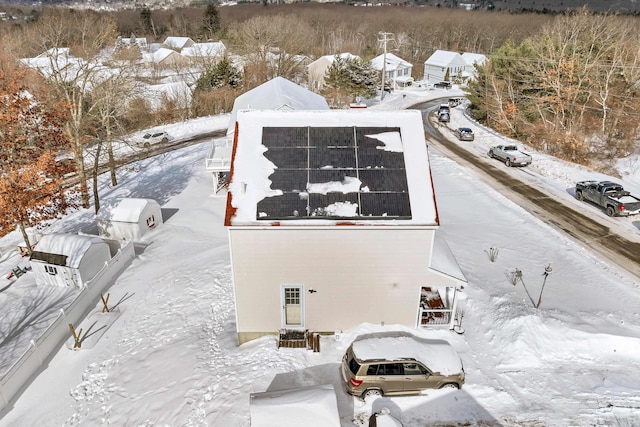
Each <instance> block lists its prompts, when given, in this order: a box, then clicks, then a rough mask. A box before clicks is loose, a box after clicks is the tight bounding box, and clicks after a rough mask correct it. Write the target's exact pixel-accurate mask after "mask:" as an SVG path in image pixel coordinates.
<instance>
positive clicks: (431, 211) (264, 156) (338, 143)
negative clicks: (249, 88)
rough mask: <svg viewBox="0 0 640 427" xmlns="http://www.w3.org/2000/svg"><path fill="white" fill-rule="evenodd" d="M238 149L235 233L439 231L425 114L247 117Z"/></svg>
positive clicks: (231, 215) (232, 210)
mask: <svg viewBox="0 0 640 427" xmlns="http://www.w3.org/2000/svg"><path fill="white" fill-rule="evenodd" d="M265 141H266V142H265ZM272 143H275V144H276V146H273V147H272V148H271V149H269V148H268V146H267V145H270V144H272ZM265 144H267V145H265ZM297 144H300V146H298V145H297ZM287 147H288V148H287ZM305 148H308V150H307V151H308V153H307V152H306V151H305V150H303V149H305ZM234 149H235V155H234V159H233V165H232V175H231V178H230V184H229V195H230V198H231V199H230V205H229V208H228V211H227V225H270V224H274V225H275V224H277V225H302V224H305V225H312V224H315V225H335V224H360V225H365V224H366V225H374V224H375V225H390V224H393V225H414V226H415V225H420V226H437V225H438V219H437V209H436V202H435V195H434V192H433V186H432V183H431V174H430V165H429V157H428V154H427V147H426V142H425V139H424V129H423V122H422V116H421V114H420V112H419V111H417V110H400V111H380V110H328V111H264V110H263V111H239V112H238V135H237V137H236V141H235V147H234ZM287 150H289V151H287ZM356 152H357V155H356V154H355V153H356ZM305 153H307V154H305ZM305 155H306V156H312V157H313V158H312V159H311V160H312V163H308V162H307V161H306V160H305V159H306V157H304V156H305ZM270 158H271V159H276V158H277V159H278V160H276V162H277V163H280V164H278V165H276V164H275V163H274V162H273V161H272V160H270ZM276 178H277V181H276V183H275V184H274V182H273V181H272V180H274V179H276ZM298 187H300V188H298Z"/></svg>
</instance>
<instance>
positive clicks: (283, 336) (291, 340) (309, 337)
mask: <svg viewBox="0 0 640 427" xmlns="http://www.w3.org/2000/svg"><path fill="white" fill-rule="evenodd" d="M281 347H282V348H306V349H307V350H313V351H314V352H319V351H320V334H318V333H312V332H309V330H308V329H305V330H304V331H300V330H295V329H280V331H279V335H278V348H281Z"/></svg>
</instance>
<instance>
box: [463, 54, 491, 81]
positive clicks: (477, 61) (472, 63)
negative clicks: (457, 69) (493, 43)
mask: <svg viewBox="0 0 640 427" xmlns="http://www.w3.org/2000/svg"><path fill="white" fill-rule="evenodd" d="M462 59H464V60H465V62H466V63H467V65H466V67H465V71H466V74H467V75H468V79H471V80H475V79H476V78H477V77H478V70H477V69H476V65H484V63H485V62H486V61H487V57H486V56H485V55H483V54H481V53H471V52H465V53H463V54H462Z"/></svg>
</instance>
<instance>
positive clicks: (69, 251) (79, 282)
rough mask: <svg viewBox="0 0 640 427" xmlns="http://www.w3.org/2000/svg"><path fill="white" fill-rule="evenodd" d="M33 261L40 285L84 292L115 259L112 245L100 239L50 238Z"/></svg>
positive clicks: (41, 244)
mask: <svg viewBox="0 0 640 427" xmlns="http://www.w3.org/2000/svg"><path fill="white" fill-rule="evenodd" d="M35 249H36V250H34V251H33V252H32V254H31V257H30V258H29V262H30V264H31V269H32V270H33V272H34V274H35V278H36V283H37V284H38V285H54V286H74V287H76V288H81V287H82V286H83V285H84V284H85V283H87V282H88V281H89V280H91V279H92V278H93V277H94V276H95V275H96V274H97V273H98V272H99V271H100V270H101V269H102V268H103V267H105V265H106V263H107V262H108V261H109V260H110V259H111V250H110V248H109V244H108V243H107V242H105V241H104V240H103V239H101V238H100V237H98V236H86V235H77V234H66V233H59V234H47V235H44V236H43V237H42V239H40V241H39V242H38V244H37V246H36V248H35Z"/></svg>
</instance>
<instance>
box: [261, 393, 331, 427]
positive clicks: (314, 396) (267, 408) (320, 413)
mask: <svg viewBox="0 0 640 427" xmlns="http://www.w3.org/2000/svg"><path fill="white" fill-rule="evenodd" d="M249 399H250V408H249V409H250V414H251V427H273V426H279V427H300V426H304V427H332V426H333V427H340V414H339V413H338V402H337V400H336V393H335V390H334V389H333V386H332V385H331V384H326V385H318V386H310V387H303V388H295V389H289V390H279V391H269V392H264V393H251V395H250V396H249Z"/></svg>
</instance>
